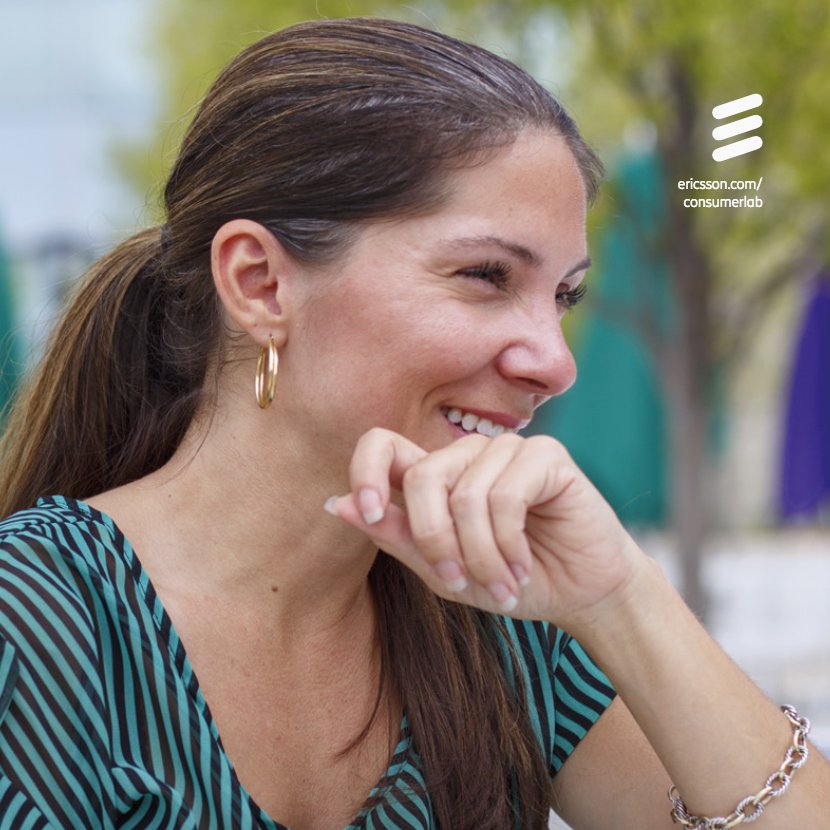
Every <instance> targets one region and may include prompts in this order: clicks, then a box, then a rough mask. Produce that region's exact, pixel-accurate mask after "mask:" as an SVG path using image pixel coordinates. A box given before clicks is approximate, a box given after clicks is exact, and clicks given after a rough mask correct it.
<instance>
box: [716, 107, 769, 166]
mask: <svg viewBox="0 0 830 830" xmlns="http://www.w3.org/2000/svg"><path fill="white" fill-rule="evenodd" d="M763 103H764V99H763V98H762V97H761V96H760V95H758V93H757V92H756V93H754V94H752V95H745V96H744V97H743V98H736V99H735V100H734V101H727V102H726V103H725V104H718V105H717V106H716V107H715V108H714V109H713V110H712V115H713V116H714V117H715V118H717V119H718V121H720V120H721V119H723V118H731V117H732V116H733V115H737V114H738V113H740V112H746V111H747V110H754V109H757V108H758V107H760V106H761V104H763ZM763 123H764V120H763V119H762V118H761V116H760V115H750V116H748V117H746V118H739V119H738V120H737V121H730V122H729V123H728V124H723V125H721V126H720V127H715V129H714V130H712V138H714V139H715V141H723V140H724V139H727V138H732V137H734V136H736V135H742V134H743V133H748V132H751V131H752V130H757V129H758V127H760V126H761V124H763ZM763 144H764V142H763V141H761V138H760V136H757V135H753V136H750V137H749V138H743V139H741V140H740V141H733V142H732V143H731V144H724V145H722V146H720V147H717V148H715V149H714V150H713V151H712V158H713V159H714V160H715V161H726V159H731V158H734V157H735V156H742V155H744V153H751V152H753V150H757V149H758V148H759V147H762V146H763Z"/></svg>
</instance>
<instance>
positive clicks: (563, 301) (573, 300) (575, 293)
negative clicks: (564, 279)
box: [556, 282, 588, 311]
mask: <svg viewBox="0 0 830 830" xmlns="http://www.w3.org/2000/svg"><path fill="white" fill-rule="evenodd" d="M587 293H588V286H587V285H585V283H584V282H583V283H581V284H580V285H578V286H577V287H576V288H569V289H568V290H567V291H560V292H559V293H558V294H557V295H556V302H558V303H559V305H561V306H562V308H564V309H565V311H570V310H571V309H572V308H573V307H574V306H575V305H577V303H581V302H582V300H584V299H585V295H586V294H587Z"/></svg>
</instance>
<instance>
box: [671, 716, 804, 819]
mask: <svg viewBox="0 0 830 830" xmlns="http://www.w3.org/2000/svg"><path fill="white" fill-rule="evenodd" d="M781 711H782V712H783V713H784V714H785V715H786V716H787V718H788V720H789V721H790V723H791V724H792V725H793V743H792V746H791V747H789V749H787V752H786V754H785V755H784V761H783V763H782V764H781V766H780V768H779V769H778V770H776V771H775V772H774V773H773V774H772V775H770V777H769V778H767V780H766V781H765V782H764V786H763V788H762V789H761V790H760V791H759V792H758V793H756V794H755V795H750V796H749V797H747V798H745V799H744V800H743V801H742V802H741V803H740V804H739V805H738V806H737V807H736V808H735V809H734V810H733V811H732V812H731V813H730V814H729V815H728V816H721V817H719V818H706V817H705V816H693V815H690V813H689V810H688V809H687V807H686V802H685V801H683V799H682V798H681V797H680V795H679V794H678V792H677V788H676V787H675V786H674V784H672V786H671V788H670V789H669V800H670V801H671V803H672V805H673V808H672V811H671V818H672V821H673V822H674V823H675V824H682V825H683V826H684V827H691V828H692V830H729V828H730V827H737V826H738V825H739V824H742V823H743V822H746V823H747V824H749V822H751V821H755V819H757V818H758V817H759V816H760V815H761V813H763V812H764V807H766V806H767V804H769V802H770V801H771V800H772V799H773V798H778V796H780V795H783V794H784V793H785V792H786V791H787V788H788V787H789V786H790V780H791V779H792V777H793V773H794V772H795V771H796V770H797V769H798V768H799V767H802V766H804V762H805V761H806V760H807V756H808V755H809V754H810V752H809V749H808V747H807V733H808V732H809V731H810V721H809V720H807V718H801V717H799V716H798V712H796V710H795V707H793V706H782V707H781Z"/></svg>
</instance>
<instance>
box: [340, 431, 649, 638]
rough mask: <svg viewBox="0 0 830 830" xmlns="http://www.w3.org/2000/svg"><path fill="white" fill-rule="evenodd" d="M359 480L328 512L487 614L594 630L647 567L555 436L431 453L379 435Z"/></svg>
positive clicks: (356, 461)
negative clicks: (604, 610) (595, 621)
mask: <svg viewBox="0 0 830 830" xmlns="http://www.w3.org/2000/svg"><path fill="white" fill-rule="evenodd" d="M349 475H350V482H351V492H350V493H349V494H348V495H345V496H341V497H339V498H335V499H330V500H329V502H328V503H327V505H326V507H327V509H329V511H330V512H333V513H335V514H336V515H338V516H339V517H340V518H342V519H344V520H345V521H347V522H349V523H350V524H352V525H354V526H355V527H357V528H359V529H360V530H362V531H363V532H364V533H366V534H367V535H368V536H369V537H370V538H371V539H372V541H373V542H374V543H375V544H376V545H377V546H378V547H379V548H382V549H383V550H384V551H386V552H387V553H389V554H391V555H392V556H394V557H396V558H397V559H399V560H400V561H401V562H402V563H403V564H404V565H406V566H407V567H409V568H410V569H412V570H413V571H414V572H415V573H416V574H417V575H418V576H419V577H420V578H421V579H422V580H423V581H424V582H426V583H427V585H428V586H429V587H430V588H431V589H432V590H433V591H434V592H435V593H436V594H438V595H440V596H442V597H444V598H447V599H453V600H456V601H458V602H464V603H467V604H469V605H473V606H475V607H477V608H481V609H483V610H485V611H491V612H496V613H508V614H511V615H512V616H515V617H520V618H525V619H546V620H550V621H552V622H556V623H557V624H560V625H563V626H564V627H567V625H568V623H569V622H571V621H573V622H574V623H577V624H586V623H589V622H590V619H591V617H592V616H593V615H594V613H595V612H596V610H597V609H598V608H599V607H600V606H602V605H605V604H606V603H607V602H608V601H610V600H612V599H613V597H614V596H615V595H616V594H618V593H619V592H621V591H622V590H623V589H624V587H625V586H626V584H627V583H628V581H629V580H630V577H631V576H632V574H633V573H634V571H635V569H636V567H637V566H638V563H639V560H640V559H641V558H642V557H643V554H642V553H641V552H640V551H639V549H638V548H637V547H636V545H635V544H634V542H633V540H632V539H631V537H630V536H629V535H628V534H627V533H626V531H625V530H624V528H623V527H622V525H621V524H620V522H619V520H618V519H617V517H616V516H615V515H614V512H613V511H612V510H611V508H610V506H609V505H608V504H607V502H605V500H604V499H603V498H602V496H600V494H599V493H598V492H597V490H596V489H595V488H594V487H593V485H592V484H591V483H590V482H589V481H588V479H587V478H586V477H585V476H584V474H583V473H582V472H581V471H580V470H579V468H578V467H577V466H576V465H575V464H574V462H573V461H572V460H571V458H570V456H569V455H568V453H567V452H566V450H565V449H564V447H562V445H561V444H560V443H559V442H558V441H556V440H555V439H553V438H548V437H543V436H535V437H531V438H521V437H519V436H518V435H513V434H510V433H505V434H503V435H500V436H497V437H495V438H488V437H485V436H483V435H469V436H466V437H464V438H460V439H459V440H457V441H455V442H453V443H452V444H450V445H449V446H447V447H444V448H442V449H440V450H436V451H435V452H431V453H427V452H426V451H425V450H423V449H421V448H420V447H418V446H417V445H415V444H413V443H412V442H411V441H409V440H407V439H406V438H404V437H403V436H401V435H398V434H397V433H394V432H391V431H389V430H385V429H380V428H376V429H372V430H370V431H369V432H367V433H366V434H365V435H363V437H362V438H361V439H360V441H359V442H358V444H357V447H356V448H355V451H354V455H353V457H352V462H351V465H350V468H349ZM392 490H397V491H399V492H400V493H401V494H402V496H403V499H402V503H403V505H404V507H403V508H401V507H400V506H398V504H395V503H394V502H393V501H392ZM398 501H400V499H398Z"/></svg>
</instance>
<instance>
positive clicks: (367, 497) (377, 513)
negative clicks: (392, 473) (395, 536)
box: [357, 487, 383, 525]
mask: <svg viewBox="0 0 830 830" xmlns="http://www.w3.org/2000/svg"><path fill="white" fill-rule="evenodd" d="M357 503H358V505H359V506H360V512H361V513H362V514H363V521H364V522H366V524H367V525H373V524H375V522H379V521H380V520H381V519H382V518H383V505H382V504H381V503H380V496H379V495H378V494H377V491H376V490H371V489H369V488H368V487H364V488H363V489H362V490H361V491H360V492H359V493H358V494H357Z"/></svg>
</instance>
